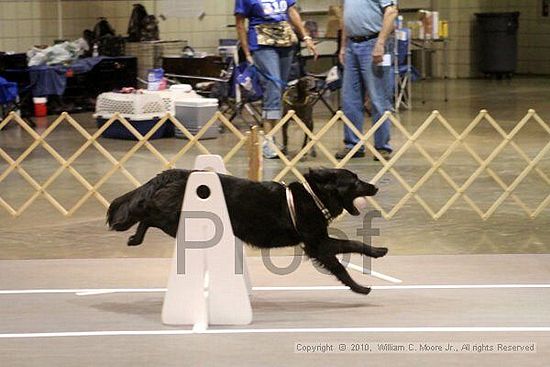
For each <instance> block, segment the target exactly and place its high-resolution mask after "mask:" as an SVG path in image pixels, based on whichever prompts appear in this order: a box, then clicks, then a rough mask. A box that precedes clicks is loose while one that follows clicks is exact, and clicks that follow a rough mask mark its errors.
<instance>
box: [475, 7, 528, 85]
mask: <svg viewBox="0 0 550 367" xmlns="http://www.w3.org/2000/svg"><path fill="white" fill-rule="evenodd" d="M476 19H477V27H476V34H477V37H476V38H477V41H478V42H477V51H478V57H479V70H480V71H481V72H482V73H485V74H494V75H497V76H499V77H502V76H504V75H507V76H510V75H511V74H513V73H515V71H516V67H517V59H518V37H517V34H518V27H519V12H510V13H476Z"/></svg>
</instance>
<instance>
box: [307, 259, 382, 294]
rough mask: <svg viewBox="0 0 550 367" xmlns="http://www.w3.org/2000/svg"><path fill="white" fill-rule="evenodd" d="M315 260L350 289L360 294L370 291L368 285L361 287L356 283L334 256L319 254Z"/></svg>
mask: <svg viewBox="0 0 550 367" xmlns="http://www.w3.org/2000/svg"><path fill="white" fill-rule="evenodd" d="M316 260H317V261H318V262H319V264H320V265H322V266H323V267H324V268H325V269H327V270H328V271H330V272H331V273H332V274H334V276H335V277H336V278H338V280H339V281H341V282H342V283H344V284H345V285H347V286H348V287H349V288H350V289H351V290H352V291H354V292H356V293H361V294H369V293H370V290H371V289H370V288H369V287H363V286H362V285H359V284H357V283H356V282H355V280H353V278H352V277H351V276H350V275H349V273H348V272H347V270H346V268H345V267H344V266H343V265H342V264H340V261H338V259H337V258H336V256H321V257H317V258H316Z"/></svg>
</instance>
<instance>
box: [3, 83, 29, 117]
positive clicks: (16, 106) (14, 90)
mask: <svg viewBox="0 0 550 367" xmlns="http://www.w3.org/2000/svg"><path fill="white" fill-rule="evenodd" d="M25 99H26V98H25ZM24 101H25V100H20V99H19V88H18V86H17V83H14V82H9V81H7V80H6V79H4V78H2V77H0V122H1V121H3V120H4V119H5V118H6V117H7V116H8V115H9V114H10V113H11V112H14V111H21V108H22V107H21V105H22V103H23V102H24ZM26 121H27V123H28V124H29V125H30V126H32V127H34V126H35V124H34V122H33V121H32V120H31V119H27V120H26Z"/></svg>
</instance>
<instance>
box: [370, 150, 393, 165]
mask: <svg viewBox="0 0 550 367" xmlns="http://www.w3.org/2000/svg"><path fill="white" fill-rule="evenodd" d="M378 153H380V155H381V156H382V158H384V159H385V160H387V161H389V160H390V159H391V152H388V151H387V150H384V149H380V150H379V151H378ZM372 159H373V160H374V161H377V162H378V161H379V159H378V158H376V156H374V157H373V158H372Z"/></svg>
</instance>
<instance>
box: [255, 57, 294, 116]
mask: <svg viewBox="0 0 550 367" xmlns="http://www.w3.org/2000/svg"><path fill="white" fill-rule="evenodd" d="M252 56H253V57H254V63H255V64H256V66H257V67H258V68H259V69H260V70H261V71H262V72H264V73H266V74H267V75H269V76H270V77H273V78H274V79H277V80H281V81H282V82H283V83H285V84H286V83H287V80H288V75H289V73H290V66H291V64H292V47H261V48H259V49H258V50H256V51H254V53H253V54H252ZM260 83H261V85H262V91H263V118H265V119H268V120H279V119H281V117H282V102H281V99H282V94H283V87H282V86H281V85H280V83H277V82H274V81H272V80H269V79H267V78H265V77H264V76H262V75H261V74H260Z"/></svg>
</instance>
